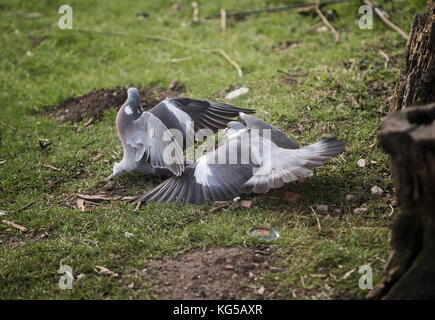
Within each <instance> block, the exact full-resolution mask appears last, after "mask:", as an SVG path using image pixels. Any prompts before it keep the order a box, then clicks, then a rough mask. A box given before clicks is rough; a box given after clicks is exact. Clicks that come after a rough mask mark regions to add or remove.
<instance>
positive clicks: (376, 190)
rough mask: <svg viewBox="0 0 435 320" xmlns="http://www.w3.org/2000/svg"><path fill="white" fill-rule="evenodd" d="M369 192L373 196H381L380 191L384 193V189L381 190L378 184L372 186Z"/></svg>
mask: <svg viewBox="0 0 435 320" xmlns="http://www.w3.org/2000/svg"><path fill="white" fill-rule="evenodd" d="M370 192H371V193H372V195H374V196H381V195H382V193H384V190H382V189H381V188H380V187H378V186H373V187H372V188H371V189H370Z"/></svg>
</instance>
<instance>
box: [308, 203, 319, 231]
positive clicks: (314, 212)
mask: <svg viewBox="0 0 435 320" xmlns="http://www.w3.org/2000/svg"><path fill="white" fill-rule="evenodd" d="M310 209H311V211H313V214H314V218H316V221H317V227H318V228H319V232H321V231H322V227H321V226H320V221H319V218H318V217H317V213H316V211H314V209H313V207H312V206H310Z"/></svg>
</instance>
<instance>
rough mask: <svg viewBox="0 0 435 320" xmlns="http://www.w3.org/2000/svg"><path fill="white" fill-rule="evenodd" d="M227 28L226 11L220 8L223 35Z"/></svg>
mask: <svg viewBox="0 0 435 320" xmlns="http://www.w3.org/2000/svg"><path fill="white" fill-rule="evenodd" d="M226 30H227V12H226V11H225V9H224V8H221V32H222V34H223V35H225V33H226Z"/></svg>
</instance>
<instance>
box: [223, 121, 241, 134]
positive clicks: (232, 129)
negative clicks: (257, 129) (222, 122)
mask: <svg viewBox="0 0 435 320" xmlns="http://www.w3.org/2000/svg"><path fill="white" fill-rule="evenodd" d="M245 129H246V127H245V126H244V125H243V124H241V123H240V122H238V121H230V122H228V124H227V133H228V135H229V136H231V135H233V134H235V133H238V132H239V131H240V130H245Z"/></svg>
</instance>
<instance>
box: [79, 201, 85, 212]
mask: <svg viewBox="0 0 435 320" xmlns="http://www.w3.org/2000/svg"><path fill="white" fill-rule="evenodd" d="M77 207H78V208H79V209H80V210H82V211H86V208H85V200H83V199H77Z"/></svg>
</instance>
